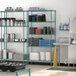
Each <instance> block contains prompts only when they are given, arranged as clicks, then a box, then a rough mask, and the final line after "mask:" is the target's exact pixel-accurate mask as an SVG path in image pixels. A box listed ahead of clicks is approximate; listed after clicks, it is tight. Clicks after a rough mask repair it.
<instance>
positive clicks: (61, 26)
mask: <svg viewBox="0 0 76 76" xmlns="http://www.w3.org/2000/svg"><path fill="white" fill-rule="evenodd" d="M59 30H60V31H61V30H63V25H62V23H60V26H59Z"/></svg>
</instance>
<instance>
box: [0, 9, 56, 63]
mask: <svg viewBox="0 0 76 76" xmlns="http://www.w3.org/2000/svg"><path fill="white" fill-rule="evenodd" d="M19 12H20V13H22V14H23V20H25V13H26V26H24V25H25V24H23V26H7V25H6V26H2V18H3V17H2V15H4V18H7V14H8V13H19ZM33 12H43V13H44V12H49V13H50V14H49V16H50V21H45V22H29V21H28V20H29V13H31V15H32V14H33ZM52 13H54V20H52ZM0 15H1V26H0V29H1V42H0V43H1V59H0V61H1V60H2V61H3V60H5V61H7V60H9V61H10V59H2V49H3V43H4V49H8V46H7V44H8V43H22V45H23V60H22V61H23V62H24V61H27V63H29V62H30V60H29V48H31V50H32V48H33V47H34V46H33V47H30V46H29V35H31V37H33V36H34V35H43V36H45V35H47V36H50V40H52V39H53V38H52V35H54V40H55V41H56V10H32V11H29V10H26V11H0ZM33 23H41V24H42V23H49V24H50V27H52V24H54V34H29V27H30V25H31V27H32V26H33ZM14 27H16V28H17V27H18V28H22V30H23V39H24V38H25V37H24V34H25V27H26V28H27V30H26V32H27V43H26V46H27V48H26V49H27V59H26V60H24V52H25V42H7V41H6V42H3V41H2V33H3V32H2V31H3V30H2V29H3V28H4V33H7V32H8V30H7V29H8V28H10V29H11V28H14ZM51 32H52V31H51ZM40 48H41V47H40ZM44 48H45V47H44ZM47 48H48V47H47ZM49 48H50V54H51V57H50V58H51V60H50V61H40V60H39V62H49V63H50V64H52V47H49ZM12 61H16V60H13V59H12ZM31 62H33V61H31Z"/></svg>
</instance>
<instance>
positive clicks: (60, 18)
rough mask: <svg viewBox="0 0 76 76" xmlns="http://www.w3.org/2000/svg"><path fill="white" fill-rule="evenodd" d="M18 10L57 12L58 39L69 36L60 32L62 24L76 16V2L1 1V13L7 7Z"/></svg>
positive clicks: (59, 0)
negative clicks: (50, 10)
mask: <svg viewBox="0 0 76 76" xmlns="http://www.w3.org/2000/svg"><path fill="white" fill-rule="evenodd" d="M9 6H11V7H13V8H16V7H18V6H21V7H23V8H24V10H28V8H29V7H34V6H38V7H43V8H46V9H54V10H56V11H57V37H59V36H68V32H66V33H65V32H59V30H58V29H59V27H58V26H59V24H60V22H63V23H65V22H67V23H68V18H69V17H74V16H76V0H0V11H1V10H4V9H5V8H6V7H9Z"/></svg>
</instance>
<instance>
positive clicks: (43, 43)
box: [39, 40, 54, 47]
mask: <svg viewBox="0 0 76 76" xmlns="http://www.w3.org/2000/svg"><path fill="white" fill-rule="evenodd" d="M53 43H54V40H39V46H40V47H54V45H53Z"/></svg>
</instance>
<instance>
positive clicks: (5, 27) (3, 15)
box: [0, 11, 27, 63]
mask: <svg viewBox="0 0 76 76" xmlns="http://www.w3.org/2000/svg"><path fill="white" fill-rule="evenodd" d="M9 12H10V13H16V12H20V13H22V20H25V13H27V11H0V15H1V26H0V29H1V42H0V43H1V59H0V61H17V60H16V59H7V58H6V59H3V58H2V49H6V50H7V49H8V46H7V44H8V43H22V46H23V48H22V49H23V51H22V52H23V60H20V61H22V62H23V63H24V62H25V61H27V60H25V59H24V51H25V42H8V41H2V33H3V29H4V34H5V33H6V34H7V33H8V28H10V29H11V28H14V27H16V28H17V27H18V28H19V27H20V28H22V31H23V33H22V35H23V39H25V37H24V35H25V27H27V26H25V23H24V22H23V26H10V25H9V26H7V24H6V25H5V26H3V25H2V18H7V15H8V13H9ZM3 43H4V45H3ZM3 46H4V48H3ZM18 61H19V60H18Z"/></svg>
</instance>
